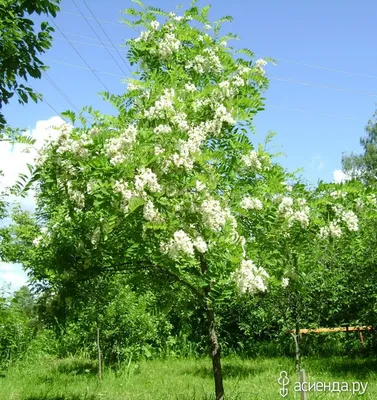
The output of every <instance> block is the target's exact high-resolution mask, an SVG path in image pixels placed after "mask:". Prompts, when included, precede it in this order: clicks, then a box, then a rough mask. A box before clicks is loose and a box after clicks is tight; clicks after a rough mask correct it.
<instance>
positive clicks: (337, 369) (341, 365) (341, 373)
mask: <svg viewBox="0 0 377 400" xmlns="http://www.w3.org/2000/svg"><path fill="white" fill-rule="evenodd" d="M309 366H310V369H311V370H312V371H313V372H314V371H315V372H326V373H327V374H329V375H331V376H332V377H334V378H347V377H354V378H356V379H361V380H362V379H365V378H367V377H368V376H369V375H370V374H377V360H376V359H375V358H364V359H363V358H355V359H351V358H343V359H341V358H333V359H331V358H329V359H322V360H320V361H318V364H316V365H310V364H309Z"/></svg>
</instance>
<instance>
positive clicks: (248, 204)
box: [240, 196, 263, 210]
mask: <svg viewBox="0 0 377 400" xmlns="http://www.w3.org/2000/svg"><path fill="white" fill-rule="evenodd" d="M240 205H241V207H242V208H243V209H245V210H261V209H262V208H263V203H262V202H261V201H260V200H259V199H257V198H256V197H249V196H246V197H244V198H243V199H242V201H241V204H240Z"/></svg>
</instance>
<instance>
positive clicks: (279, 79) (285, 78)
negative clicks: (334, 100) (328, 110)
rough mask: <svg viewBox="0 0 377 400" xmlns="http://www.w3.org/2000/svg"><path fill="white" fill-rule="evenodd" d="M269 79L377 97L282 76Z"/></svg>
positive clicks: (371, 94) (353, 90) (374, 94)
mask: <svg viewBox="0 0 377 400" xmlns="http://www.w3.org/2000/svg"><path fill="white" fill-rule="evenodd" d="M268 78H269V79H273V80H276V81H282V82H287V83H297V84H299V85H305V86H313V87H319V88H322V89H330V90H336V91H338V92H347V93H354V94H361V95H364V96H373V97H377V93H375V92H363V91H361V90H356V89H348V88H340V87H334V86H327V85H322V84H318V83H313V82H306V81H298V80H295V79H292V78H288V77H284V76H280V77H279V76H269V77H268Z"/></svg>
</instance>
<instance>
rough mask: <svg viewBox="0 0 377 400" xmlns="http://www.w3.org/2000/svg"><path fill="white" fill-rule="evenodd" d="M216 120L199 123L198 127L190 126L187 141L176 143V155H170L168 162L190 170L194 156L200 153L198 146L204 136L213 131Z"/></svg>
mask: <svg viewBox="0 0 377 400" xmlns="http://www.w3.org/2000/svg"><path fill="white" fill-rule="evenodd" d="M214 124H216V120H213V121H206V122H201V123H200V124H199V125H198V126H192V127H191V128H189V131H188V139H187V141H184V140H182V139H181V140H180V141H179V142H178V153H175V154H173V155H172V157H171V159H170V161H171V162H172V163H173V164H174V165H175V166H176V167H180V166H183V167H185V168H186V169H187V170H191V169H192V168H193V165H194V155H195V153H197V152H199V151H200V146H201V144H202V142H203V141H204V140H205V138H206V135H207V134H208V133H210V132H211V131H212V130H213V129H214Z"/></svg>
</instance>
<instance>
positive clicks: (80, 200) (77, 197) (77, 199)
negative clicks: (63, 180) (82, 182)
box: [67, 181, 85, 210]
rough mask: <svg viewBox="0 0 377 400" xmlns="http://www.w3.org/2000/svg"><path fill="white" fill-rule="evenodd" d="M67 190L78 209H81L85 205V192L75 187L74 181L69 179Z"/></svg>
mask: <svg viewBox="0 0 377 400" xmlns="http://www.w3.org/2000/svg"><path fill="white" fill-rule="evenodd" d="M67 191H68V195H69V198H70V200H71V201H72V202H73V203H75V204H76V206H77V209H78V210H81V209H83V208H84V206H85V196H84V194H83V193H81V192H80V191H79V190H76V189H73V188H72V182H70V181H68V182H67Z"/></svg>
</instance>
